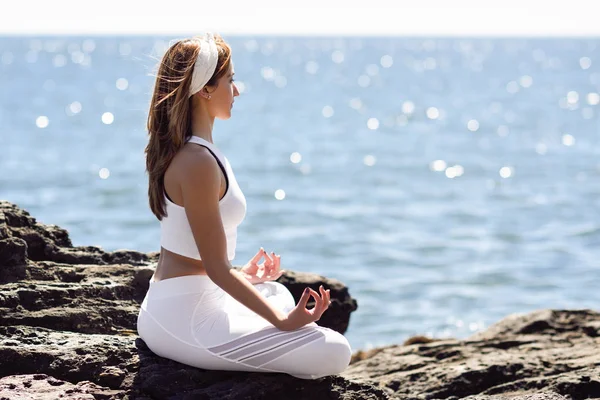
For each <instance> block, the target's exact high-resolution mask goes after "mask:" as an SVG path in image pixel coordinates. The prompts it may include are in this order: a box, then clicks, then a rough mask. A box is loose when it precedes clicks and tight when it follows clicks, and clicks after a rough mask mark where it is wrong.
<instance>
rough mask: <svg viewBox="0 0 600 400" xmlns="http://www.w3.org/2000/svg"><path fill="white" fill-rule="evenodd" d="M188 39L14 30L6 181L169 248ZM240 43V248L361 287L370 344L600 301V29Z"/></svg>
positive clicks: (6, 84)
mask: <svg viewBox="0 0 600 400" xmlns="http://www.w3.org/2000/svg"><path fill="white" fill-rule="evenodd" d="M177 38H179V37H149V36H145V37H142V36H141V37H134V36H130V37H76V36H75V37H73V36H71V37H69V36H65V37H7V36H5V37H3V38H0V89H1V90H0V149H1V151H0V198H2V199H6V200H9V201H11V202H14V203H17V204H18V205H19V206H21V207H23V208H25V209H27V210H28V211H30V212H31V213H32V214H33V215H34V216H35V217H37V218H38V220H39V221H40V222H43V223H47V224H57V225H60V226H62V227H64V228H66V229H68V230H69V232H70V235H71V238H72V240H73V243H74V244H75V245H98V246H101V247H103V248H104V249H106V250H116V249H122V248H127V249H135V250H139V251H144V252H147V251H148V252H149V251H157V250H158V249H159V247H158V246H159V226H158V222H157V220H156V219H155V218H154V216H153V215H152V214H151V213H150V210H149V208H148V205H147V197H146V190H147V178H146V175H145V171H144V155H143V148H144V146H145V145H146V142H147V133H146V127H145V123H146V117H147V112H148V106H149V101H150V93H151V91H152V87H153V84H154V74H155V71H156V70H155V67H156V64H157V62H158V60H159V59H160V57H161V56H162V54H163V52H164V51H165V49H166V47H167V46H168V45H169V42H170V41H171V40H173V39H177ZM225 39H226V40H228V42H229V43H230V44H231V46H232V49H233V57H234V64H235V70H236V77H237V82H238V84H239V86H240V88H241V90H242V94H241V96H240V97H239V98H238V99H237V101H236V103H235V106H234V109H233V116H232V118H231V119H230V120H228V121H216V123H215V129H214V138H215V143H216V145H217V146H219V147H220V148H221V150H222V151H223V152H224V153H225V154H226V155H227V156H228V158H229V160H230V162H231V164H232V165H233V168H234V171H235V173H236V176H237V178H238V181H239V183H240V186H241V187H242V190H243V191H244V193H245V195H246V197H247V201H248V214H247V218H246V220H245V222H244V223H243V224H242V225H241V226H240V229H239V240H238V251H237V257H236V260H235V262H234V264H243V263H245V262H246V261H247V260H248V259H249V258H250V257H251V256H252V255H254V253H255V252H256V251H257V250H258V248H259V247H260V246H264V247H265V248H266V249H267V250H269V251H271V250H272V251H275V252H277V253H279V254H281V255H282V263H283V267H284V268H286V269H291V270H297V271H306V272H314V273H318V274H322V275H325V276H327V277H331V278H336V279H339V280H340V281H342V282H343V283H345V284H346V285H348V287H349V290H350V294H351V295H352V296H354V297H355V298H356V299H357V301H358V310H357V311H356V312H355V313H353V314H352V317H351V323H350V328H349V330H348V332H347V337H348V339H349V340H350V342H351V345H352V347H353V348H354V349H358V348H369V347H372V346H379V345H384V344H390V343H400V342H402V341H403V340H404V339H406V338H407V337H409V336H411V335H414V334H428V335H432V336H435V337H457V338H465V337H467V336H469V335H471V334H472V333H474V332H477V331H480V330H482V329H485V328H486V327H488V326H489V325H490V324H492V323H494V322H496V321H498V320H499V319H501V318H503V317H505V316H506V315H508V314H511V313H523V312H528V311H532V310H535V309H540V308H594V309H598V306H599V304H600V289H599V287H600V277H599V275H600V274H599V272H598V271H599V270H598V268H599V267H600V250H599V248H600V247H599V245H600V213H599V211H598V210H599V207H600V185H599V184H598V181H599V178H600V158H599V155H600V145H599V132H598V127H599V125H598V121H599V119H598V114H599V109H598V107H599V105H598V103H599V102H600V95H598V92H599V91H600V89H599V85H600V47H599V44H600V40H599V39H597V38H579V39H573V38H571V39H559V38H553V39H532V38H521V39H520V38H510V39H507V38H505V39H500V38H498V39H493V38H401V37H395V38H394V37H391V38H385V37H380V38H373V37H370V38H359V37H340V38H331V37H321V38H319V37H267V36H257V37H249V36H247V37H240V36H230V37H225Z"/></svg>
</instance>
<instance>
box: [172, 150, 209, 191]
mask: <svg viewBox="0 0 600 400" xmlns="http://www.w3.org/2000/svg"><path fill="white" fill-rule="evenodd" d="M171 167H172V172H173V173H175V174H176V175H177V178H178V179H177V180H178V181H179V182H181V183H182V184H185V183H188V184H189V183H194V182H195V183H198V182H199V181H206V180H208V181H213V182H214V181H215V180H216V182H220V175H219V166H218V164H217V162H216V160H215V158H214V157H213V155H212V154H211V153H210V151H208V149H207V148H205V147H203V146H194V145H187V146H185V147H184V148H183V149H181V151H179V152H178V153H177V155H176V156H175V158H174V159H173V161H172V162H171Z"/></svg>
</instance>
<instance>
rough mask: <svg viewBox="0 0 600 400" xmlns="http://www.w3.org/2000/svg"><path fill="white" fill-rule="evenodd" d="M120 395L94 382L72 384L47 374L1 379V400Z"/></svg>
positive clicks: (89, 398)
mask: <svg viewBox="0 0 600 400" xmlns="http://www.w3.org/2000/svg"><path fill="white" fill-rule="evenodd" d="M118 393H119V391H118V390H111V389H109V388H105V387H101V386H98V385H96V384H94V383H92V382H88V381H83V382H78V383H77V384H72V383H70V382H66V381H61V380H60V379H55V378H53V377H51V376H48V375H46V374H30V375H13V376H5V377H4V378H1V379H0V399H10V400H38V399H39V400H42V399H58V398H60V399H65V400H94V399H110V398H112V397H113V396H114V395H118Z"/></svg>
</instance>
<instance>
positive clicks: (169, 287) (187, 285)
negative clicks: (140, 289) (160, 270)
mask: <svg viewBox="0 0 600 400" xmlns="http://www.w3.org/2000/svg"><path fill="white" fill-rule="evenodd" d="M153 279H154V277H153V278H152V279H150V287H149V288H148V293H150V292H152V296H153V297H154V298H161V297H171V296H173V295H174V294H177V295H181V294H188V293H200V292H203V291H206V290H208V291H212V290H222V289H221V287H220V286H219V285H217V284H216V283H214V282H213V281H212V279H210V278H209V277H208V275H184V276H177V277H174V278H167V279H161V280H160V281H154V280H153Z"/></svg>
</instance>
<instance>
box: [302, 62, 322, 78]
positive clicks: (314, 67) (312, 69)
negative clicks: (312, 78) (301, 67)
mask: <svg viewBox="0 0 600 400" xmlns="http://www.w3.org/2000/svg"><path fill="white" fill-rule="evenodd" d="M305 68H306V72H308V73H309V74H312V75H314V74H316V73H317V71H318V70H319V64H317V63H316V62H315V61H309V62H307V63H306V67H305Z"/></svg>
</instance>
